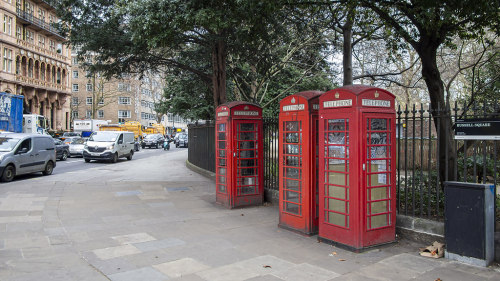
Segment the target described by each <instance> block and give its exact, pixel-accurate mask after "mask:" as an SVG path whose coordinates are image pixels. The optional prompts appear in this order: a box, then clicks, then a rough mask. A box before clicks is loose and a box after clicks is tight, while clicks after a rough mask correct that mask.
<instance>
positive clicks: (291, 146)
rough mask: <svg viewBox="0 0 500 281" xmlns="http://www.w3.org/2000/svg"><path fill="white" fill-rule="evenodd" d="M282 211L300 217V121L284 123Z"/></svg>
mask: <svg viewBox="0 0 500 281" xmlns="http://www.w3.org/2000/svg"><path fill="white" fill-rule="evenodd" d="M282 126H283V135H282V136H281V138H282V141H283V148H282V149H283V154H282V155H283V158H282V161H283V189H282V192H283V211H284V212H287V213H291V214H294V215H302V121H284V122H283V123H282Z"/></svg>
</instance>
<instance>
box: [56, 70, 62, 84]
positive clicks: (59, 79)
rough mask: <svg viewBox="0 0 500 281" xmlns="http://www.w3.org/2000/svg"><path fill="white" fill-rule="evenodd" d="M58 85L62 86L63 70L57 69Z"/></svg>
mask: <svg viewBox="0 0 500 281" xmlns="http://www.w3.org/2000/svg"><path fill="white" fill-rule="evenodd" d="M56 83H57V84H59V85H61V68H57V81H56Z"/></svg>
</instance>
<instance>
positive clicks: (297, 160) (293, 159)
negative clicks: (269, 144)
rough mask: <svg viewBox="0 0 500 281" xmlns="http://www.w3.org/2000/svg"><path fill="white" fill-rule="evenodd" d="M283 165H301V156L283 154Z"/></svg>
mask: <svg viewBox="0 0 500 281" xmlns="http://www.w3.org/2000/svg"><path fill="white" fill-rule="evenodd" d="M285 165H286V166H292V167H300V166H302V161H301V157H298V156H285Z"/></svg>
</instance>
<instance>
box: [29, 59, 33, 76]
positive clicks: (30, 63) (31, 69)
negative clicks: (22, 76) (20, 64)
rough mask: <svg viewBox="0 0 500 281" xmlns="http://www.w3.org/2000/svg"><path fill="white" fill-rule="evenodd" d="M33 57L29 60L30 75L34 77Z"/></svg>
mask: <svg viewBox="0 0 500 281" xmlns="http://www.w3.org/2000/svg"><path fill="white" fill-rule="evenodd" d="M33 67H34V66H33V59H29V60H28V77H29V78H33Z"/></svg>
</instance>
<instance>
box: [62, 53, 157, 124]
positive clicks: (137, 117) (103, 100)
mask: <svg viewBox="0 0 500 281" xmlns="http://www.w3.org/2000/svg"><path fill="white" fill-rule="evenodd" d="M70 75H71V91H72V98H71V112H72V113H71V118H72V120H77V119H101V120H110V122H111V123H113V124H116V123H119V122H125V121H139V122H140V123H141V124H142V125H144V126H147V125H149V124H150V123H151V122H158V123H159V122H160V120H161V115H159V114H157V113H156V111H155V108H154V105H155V103H156V102H157V101H159V100H160V99H161V98H162V94H163V87H164V79H163V78H162V77H161V76H160V75H158V74H153V73H146V74H144V75H143V76H142V78H141V77H139V76H137V75H129V74H123V75H122V76H121V78H120V79H118V78H113V79H110V80H107V79H105V78H104V77H102V76H100V75H99V74H98V73H90V72H88V71H86V70H85V69H84V68H83V67H82V64H81V62H79V61H78V59H77V54H76V48H75V51H74V52H73V53H72V69H71V73H70Z"/></svg>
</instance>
